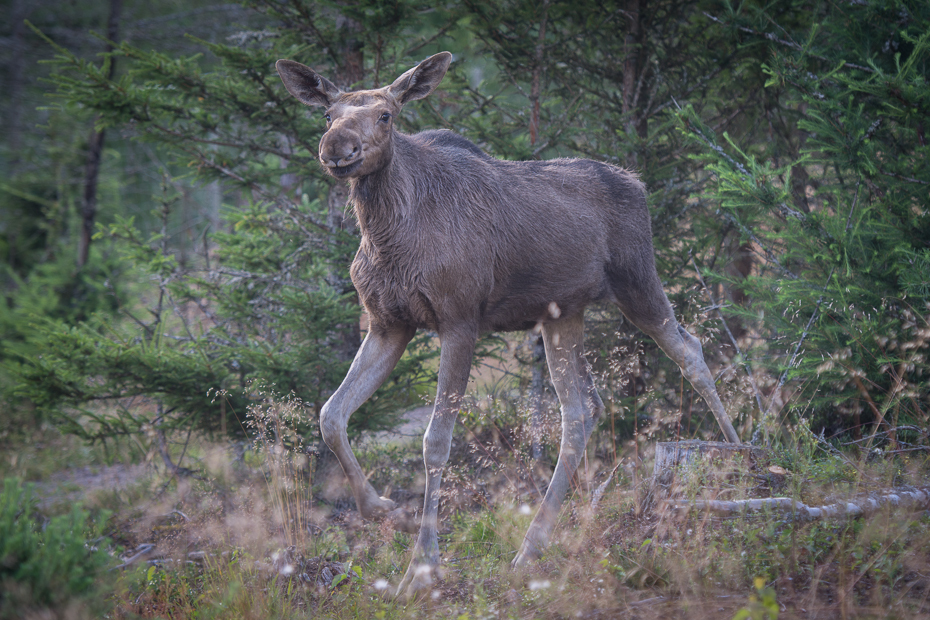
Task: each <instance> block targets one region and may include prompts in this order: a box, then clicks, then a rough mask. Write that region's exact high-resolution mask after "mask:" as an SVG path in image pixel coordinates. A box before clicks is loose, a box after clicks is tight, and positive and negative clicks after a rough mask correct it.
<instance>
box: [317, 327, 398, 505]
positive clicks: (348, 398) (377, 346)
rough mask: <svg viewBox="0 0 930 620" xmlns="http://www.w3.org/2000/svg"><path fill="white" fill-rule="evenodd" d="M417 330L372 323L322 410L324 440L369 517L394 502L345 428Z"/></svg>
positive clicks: (321, 422) (394, 363) (388, 371)
mask: <svg viewBox="0 0 930 620" xmlns="http://www.w3.org/2000/svg"><path fill="white" fill-rule="evenodd" d="M415 331H416V330H414V329H410V328H398V329H383V328H380V327H378V326H376V325H372V327H371V329H370V330H369V332H368V335H367V336H365V340H364V342H362V346H361V347H360V348H359V350H358V353H356V354H355V359H354V360H353V361H352V366H351V367H350V368H349V372H348V374H347V375H346V378H345V379H343V380H342V384H341V385H340V386H339V389H337V390H336V392H335V393H334V394H333V395H332V396H331V397H330V399H329V400H328V401H326V404H325V405H323V409H322V411H321V412H320V430H321V432H322V434H323V441H325V442H326V445H328V446H329V447H330V449H331V450H332V451H333V452H334V453H335V454H336V458H337V459H339V464H340V465H341V466H342V471H344V472H345V475H346V477H347V478H348V479H349V484H350V485H351V486H352V494H353V495H354V496H355V503H356V505H357V506H358V511H359V512H360V513H361V514H362V516H363V517H364V518H366V519H370V518H372V517H377V516H380V515H383V514H385V513H387V512H388V511H390V510H392V509H393V508H394V502H392V501H391V500H390V499H388V498H386V497H380V496H379V495H378V492H377V491H375V489H374V487H372V486H371V483H369V482H368V478H367V477H366V476H365V473H364V472H363V471H362V468H361V466H360V465H359V464H358V460H357V459H356V458H355V454H354V453H353V452H352V448H351V447H350V446H349V437H348V434H347V432H346V429H347V427H348V423H349V416H351V415H352V414H353V413H354V412H355V410H356V409H358V408H359V407H360V406H361V405H362V403H364V402H365V401H366V400H368V398H369V397H371V395H372V394H374V392H375V390H377V389H378V388H379V387H380V386H381V384H382V383H384V380H385V379H387V377H388V375H389V374H391V371H392V370H393V369H394V366H396V365H397V360H399V359H400V356H401V355H403V353H404V349H406V348H407V344H408V343H409V342H410V340H411V338H413V334H414V333H415Z"/></svg>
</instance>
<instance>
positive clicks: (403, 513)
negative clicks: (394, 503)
mask: <svg viewBox="0 0 930 620" xmlns="http://www.w3.org/2000/svg"><path fill="white" fill-rule="evenodd" d="M384 524H385V525H387V526H388V527H390V528H392V529H393V530H395V531H397V532H407V533H408V534H416V533H417V532H418V531H420V519H419V517H418V516H417V513H416V512H415V511H412V510H410V509H409V508H395V509H394V510H392V511H391V512H389V513H387V514H386V515H385V516H384Z"/></svg>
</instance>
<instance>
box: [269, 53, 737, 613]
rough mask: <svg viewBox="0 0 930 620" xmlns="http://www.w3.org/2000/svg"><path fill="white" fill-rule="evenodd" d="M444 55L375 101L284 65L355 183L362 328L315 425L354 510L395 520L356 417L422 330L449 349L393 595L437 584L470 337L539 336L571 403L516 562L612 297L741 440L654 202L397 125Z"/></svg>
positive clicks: (583, 410) (583, 407)
mask: <svg viewBox="0 0 930 620" xmlns="http://www.w3.org/2000/svg"><path fill="white" fill-rule="evenodd" d="M451 60H452V56H451V54H449V53H447V52H442V53H440V54H436V55H435V56H431V57H429V58H427V59H426V60H424V61H423V62H422V63H420V64H419V65H418V66H416V67H414V68H413V69H411V70H409V71H407V72H406V73H404V74H403V75H402V76H400V77H399V78H398V79H397V80H396V81H395V82H394V83H393V84H391V85H390V86H386V87H384V88H380V89H376V90H363V91H356V92H350V93H344V92H342V91H341V90H339V89H338V88H337V87H336V86H335V85H333V84H332V83H331V82H329V81H328V80H327V79H326V78H324V77H322V76H320V75H318V74H317V73H315V72H314V71H313V70H312V69H310V68H308V67H306V66H304V65H301V64H299V63H296V62H293V61H289V60H280V61H278V63H277V68H278V73H279V74H280V76H281V78H282V80H283V81H284V84H285V86H286V88H287V89H288V91H290V92H291V94H293V95H294V96H295V97H297V98H298V99H299V100H300V101H302V102H303V103H305V104H307V105H311V106H321V107H323V108H325V111H326V112H325V117H326V121H327V131H326V133H325V134H324V135H323V138H322V140H321V141H320V148H319V154H320V163H321V164H322V165H323V167H324V168H325V169H326V170H327V172H329V173H330V174H331V175H332V176H334V177H336V178H341V179H347V180H348V182H349V186H350V202H351V203H352V206H353V208H354V210H355V214H356V217H357V219H358V222H359V227H360V229H361V237H362V238H361V245H360V247H359V251H358V254H357V255H356V258H355V260H354V261H353V263H352V270H351V274H352V281H353V283H354V284H355V286H356V288H357V289H358V291H359V295H360V297H361V299H362V302H363V304H364V305H365V308H366V310H367V311H368V313H369V317H370V320H371V322H370V325H371V327H370V329H369V332H368V334H367V336H366V338H365V341H364V342H363V343H362V347H361V348H360V349H359V352H358V354H357V355H356V357H355V360H354V361H353V363H352V366H351V368H350V370H349V373H348V375H347V376H346V378H345V380H344V381H343V383H342V385H340V387H339V388H338V389H337V390H336V392H335V393H334V394H333V396H332V397H331V398H330V400H329V401H328V402H327V403H326V404H325V405H324V407H323V410H322V413H321V427H322V433H323V438H324V440H325V441H326V442H327V444H328V445H329V446H330V447H331V448H332V449H333V451H334V452H335V454H336V456H337V457H338V459H339V462H340V464H341V465H342V467H343V469H344V471H345V473H346V475H347V477H348V479H349V482H350V484H351V486H352V490H353V494H354V496H355V499H356V502H357V504H358V508H359V511H360V512H361V513H362V515H363V516H365V517H366V518H370V517H375V516H379V515H383V514H386V513H389V512H390V511H391V510H393V509H394V507H395V506H394V503H393V502H392V501H391V500H390V499H387V498H383V497H379V496H378V494H377V492H376V491H375V490H374V489H373V488H372V487H371V485H370V484H369V483H368V481H367V480H366V478H365V475H364V473H363V472H362V470H361V468H360V467H359V464H358V461H357V460H356V458H355V456H354V454H353V453H352V451H351V449H350V447H349V443H348V438H347V435H346V426H347V423H348V418H349V416H350V415H351V414H352V413H353V412H354V411H355V410H356V409H357V408H358V407H359V406H360V405H361V404H362V403H363V402H364V401H365V400H366V399H367V398H369V397H370V396H371V394H372V393H373V392H374V391H375V390H376V389H377V388H378V386H380V385H381V383H382V382H383V381H384V380H385V379H386V378H387V376H388V374H389V373H390V371H391V370H392V369H393V367H394V365H395V364H396V363H397V360H398V359H399V358H400V356H401V354H402V353H403V351H404V348H405V347H406V346H407V344H408V343H409V341H410V339H411V338H412V337H413V334H414V333H415V331H416V329H417V328H429V329H431V330H433V331H435V332H436V333H437V334H438V335H439V339H440V343H441V353H440V365H439V379H438V389H437V395H436V401H435V408H434V411H433V415H432V418H431V421H430V424H429V427H428V428H427V431H426V434H425V436H424V439H423V455H424V462H425V465H426V471H427V482H426V493H425V497H424V507H423V513H422V514H423V516H422V520H421V522H420V528H419V535H418V537H417V542H416V544H415V547H414V553H413V558H412V560H411V563H410V567H409V568H408V570H407V572H406V574H405V576H404V579H403V581H402V582H401V584H400V588H399V590H398V592H399V593H406V594H408V595H409V594H413V593H416V592H417V591H419V590H421V589H423V588H424V587H425V586H426V585H428V583H429V581H430V579H431V572H432V569H433V568H435V567H436V566H437V565H438V562H439V547H438V540H437V522H436V521H437V517H438V509H439V487H440V480H441V475H442V469H443V467H444V466H445V464H446V462H447V460H448V456H449V448H450V444H451V440H452V430H453V427H454V423H455V417H456V414H457V412H458V408H459V403H460V401H461V397H462V395H463V393H464V391H465V387H466V383H467V381H468V375H469V372H470V368H471V360H472V354H473V352H474V347H475V343H476V340H477V338H478V335H479V334H481V333H483V332H488V331H510V330H518V329H526V328H529V327H532V326H535V325H541V326H542V332H543V337H544V342H545V347H546V357H547V361H548V364H549V369H550V375H551V377H552V381H553V384H554V386H555V388H556V392H557V394H558V396H559V401H560V403H561V405H562V442H561V446H560V451H559V460H558V463H557V465H556V469H555V472H554V473H553V477H552V480H551V482H550V484H549V488H548V490H547V492H546V496H545V498H544V499H543V502H542V504H541V506H540V508H539V510H538V512H537V514H536V516H535V517H534V519H533V522H532V523H531V525H530V528H529V530H528V532H527V534H526V537H525V538H524V541H523V544H522V546H521V549H520V551H519V552H518V554H517V556H516V558H515V560H514V565H515V566H520V565H523V564H525V563H526V562H528V561H530V560H532V559H535V558H536V557H538V556H539V554H540V553H541V551H542V549H543V548H544V547H545V545H546V543H547V541H548V538H549V536H550V533H551V531H552V528H553V526H554V524H555V521H556V517H557V515H558V510H559V506H560V505H561V503H562V500H563V498H564V495H565V493H566V491H567V490H568V486H569V480H570V479H571V476H572V474H573V473H574V471H575V469H576V467H577V464H578V460H579V458H580V457H581V456H582V455H583V454H584V447H585V444H586V443H587V440H588V438H589V436H590V434H591V431H592V430H593V428H594V424H595V421H596V419H597V418H598V417H599V415H600V414H601V412H602V410H603V404H602V403H601V400H600V397H599V396H598V394H597V391H596V390H595V387H594V381H593V379H592V377H591V374H590V372H589V369H588V366H587V363H586V362H585V359H584V352H583V341H584V332H583V328H584V319H583V314H584V308H585V307H586V306H587V305H589V304H591V303H593V302H596V301H602V300H609V301H612V302H614V303H616V304H617V305H618V307H619V308H620V310H621V311H622V312H623V314H624V315H625V316H626V317H627V318H628V319H629V320H630V321H632V322H633V323H634V324H636V325H637V326H638V327H639V328H640V329H642V330H643V331H644V332H646V333H647V334H648V335H650V336H651V337H652V338H654V339H655V340H656V342H657V343H658V344H659V346H660V347H661V348H662V349H663V350H664V351H665V352H666V353H667V354H668V355H669V357H671V358H672V359H673V360H674V361H675V362H676V363H677V364H678V365H679V366H680V367H681V369H682V372H683V373H684V375H685V376H686V377H687V378H688V380H689V381H691V383H692V384H693V385H694V386H695V388H696V389H697V390H698V391H699V392H700V393H701V395H702V396H703V397H704V399H705V400H706V401H707V402H708V404H709V406H710V408H711V410H712V411H713V413H714V415H715V417H716V419H717V421H718V423H719V424H720V426H721V429H722V430H723V433H724V435H725V437H726V439H727V440H728V441H733V442H737V441H738V436H737V435H736V432H735V430H734V429H733V426H732V425H731V423H730V421H729V418H728V417H727V414H726V412H725V411H724V409H723V405H722V403H721V402H720V398H719V397H718V395H717V392H716V389H715V387H714V382H713V378H712V376H711V374H710V372H709V371H708V369H707V366H706V364H705V363H704V359H703V355H702V352H701V346H700V343H699V342H698V341H697V339H696V338H694V337H693V336H691V335H690V334H689V333H688V332H687V331H685V330H684V329H683V328H682V327H681V326H679V324H678V322H677V321H676V319H675V316H674V313H673V312H672V308H671V305H670V304H669V302H668V299H667V297H666V295H665V293H664V291H663V290H662V286H661V282H660V280H659V277H658V274H657V273H656V269H655V262H654V257H653V247H652V233H651V227H650V220H649V212H648V209H647V207H646V194H645V189H644V187H643V185H642V183H640V181H639V180H638V179H637V177H636V176H635V175H634V174H633V173H631V172H628V171H626V170H623V169H622V168H618V167H615V166H611V165H609V164H605V163H601V162H595V161H591V160H579V159H557V160H551V161H532V162H511V161H502V160H498V159H495V158H493V157H490V156H489V155H487V154H486V153H484V152H483V151H482V150H481V149H480V148H478V147H477V146H476V145H475V144H473V143H471V142H470V141H468V140H466V139H465V138H463V137H461V136H459V135H456V134H454V133H452V132H449V131H426V132H423V133H419V134H416V135H412V136H410V135H405V134H402V133H400V132H398V131H396V130H395V128H394V119H395V118H396V116H397V114H398V113H399V112H400V110H401V108H402V106H403V105H404V104H406V103H408V102H410V101H413V100H416V99H422V98H424V97H426V96H428V95H429V94H430V93H431V92H432V91H433V90H434V89H435V88H436V86H437V85H438V84H439V82H440V81H441V80H442V77H443V76H444V75H445V73H446V70H447V69H448V67H449V63H450V62H451Z"/></svg>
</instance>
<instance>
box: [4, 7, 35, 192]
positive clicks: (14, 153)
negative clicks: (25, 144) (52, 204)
mask: <svg viewBox="0 0 930 620" xmlns="http://www.w3.org/2000/svg"><path fill="white" fill-rule="evenodd" d="M29 11H30V8H29V7H28V6H27V3H26V0H13V6H12V7H11V9H10V19H11V20H12V22H13V32H12V33H11V34H10V47H11V48H12V52H13V54H12V58H11V59H10V65H9V69H10V72H9V74H8V75H7V80H6V92H7V96H8V97H9V98H10V107H9V109H8V110H7V114H6V131H7V134H6V135H7V144H8V146H9V149H10V173H11V174H12V173H13V172H14V170H15V168H16V167H17V165H18V164H19V152H20V147H21V143H20V140H21V136H22V127H20V116H21V113H22V109H23V101H22V97H23V82H24V80H25V71H24V68H25V66H24V65H25V62H26V40H25V36H24V35H25V30H26V25H25V23H24V20H25V19H26V17H28V15H29Z"/></svg>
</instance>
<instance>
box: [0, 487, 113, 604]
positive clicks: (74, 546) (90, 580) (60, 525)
mask: <svg viewBox="0 0 930 620" xmlns="http://www.w3.org/2000/svg"><path fill="white" fill-rule="evenodd" d="M99 530H100V525H99V521H98V522H97V523H93V522H91V521H90V520H89V515H88V513H87V512H86V511H85V510H82V509H81V508H80V507H78V506H75V507H74V508H73V509H72V510H71V512H70V513H69V514H65V515H60V516H57V517H53V518H52V519H51V520H49V521H48V522H47V523H45V524H44V525H43V523H42V517H41V515H39V514H38V512H37V511H36V507H35V499H34V497H33V485H26V486H25V487H23V486H22V485H21V484H20V482H19V480H17V479H15V478H7V479H6V480H4V483H3V492H2V494H0V618H18V617H21V616H22V615H23V613H25V612H26V611H28V610H31V609H42V608H46V609H47V608H51V609H56V608H62V607H65V606H67V607H68V608H69V609H71V608H73V607H74V606H75V605H77V606H79V607H83V608H86V609H89V608H93V609H94V610H95V611H101V610H102V609H101V608H102V606H103V605H104V603H103V601H102V599H104V596H103V594H104V592H103V590H102V589H101V585H100V583H99V579H98V578H99V577H100V575H101V572H102V571H103V570H104V568H105V567H106V566H107V565H108V564H111V563H112V558H111V557H110V555H109V554H107V553H106V552H105V551H103V550H101V549H100V546H99V545H100V543H101V541H102V540H103V539H101V538H100V531H99ZM88 540H93V541H95V542H94V543H90V542H88ZM94 545H96V546H94Z"/></svg>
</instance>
